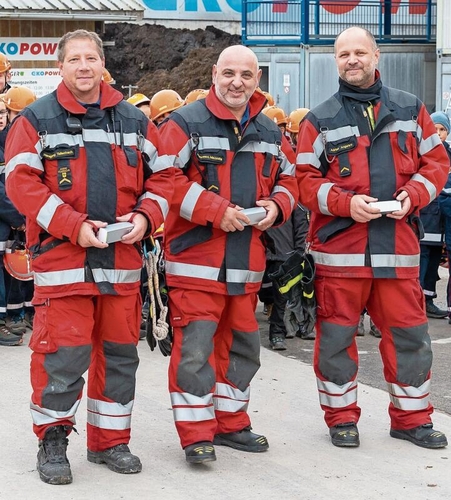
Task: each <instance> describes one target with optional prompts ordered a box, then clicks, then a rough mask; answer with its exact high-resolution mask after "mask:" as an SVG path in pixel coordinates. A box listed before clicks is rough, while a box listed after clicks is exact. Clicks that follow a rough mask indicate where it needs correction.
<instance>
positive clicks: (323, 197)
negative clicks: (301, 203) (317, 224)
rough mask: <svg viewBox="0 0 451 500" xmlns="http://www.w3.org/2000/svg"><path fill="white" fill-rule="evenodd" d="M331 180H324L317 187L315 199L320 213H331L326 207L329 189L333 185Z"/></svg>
mask: <svg viewBox="0 0 451 500" xmlns="http://www.w3.org/2000/svg"><path fill="white" fill-rule="evenodd" d="M334 185H335V184H334V183H333V182H325V183H324V184H321V187H320V188H319V189H318V194H317V195H316V196H317V200H318V207H319V210H320V212H321V213H322V214H324V215H332V214H331V213H330V212H329V209H328V208H327V197H328V196H329V191H330V190H331V189H332V188H333V187H334Z"/></svg>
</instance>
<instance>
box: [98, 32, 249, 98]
mask: <svg viewBox="0 0 451 500" xmlns="http://www.w3.org/2000/svg"><path fill="white" fill-rule="evenodd" d="M102 39H103V41H104V42H114V46H109V44H106V45H107V46H106V47H105V60H106V63H105V66H106V68H107V69H108V71H109V72H110V73H111V75H112V76H113V78H115V80H116V85H115V88H116V89H118V90H120V91H121V92H123V94H124V96H125V97H126V98H127V97H128V96H129V90H128V88H123V86H124V87H125V86H128V85H136V86H137V87H138V88H137V89H132V90H131V93H132V94H134V93H135V92H141V93H142V94H145V95H147V97H149V98H151V97H152V96H153V94H155V92H158V91H159V90H161V89H173V90H175V91H177V92H178V93H179V94H180V95H181V96H182V98H184V97H185V96H186V94H188V92H189V91H190V90H193V89H197V88H204V89H208V88H209V87H210V85H211V68H212V66H213V64H214V63H215V62H216V60H217V58H218V55H219V54H220V52H221V51H222V50H223V49H225V48H226V47H228V46H229V45H235V44H239V43H240V42H241V40H240V37H239V36H238V35H231V34H229V33H226V32H224V31H221V30H219V29H216V28H215V27H213V26H208V27H207V28H206V29H205V30H200V29H197V30H188V29H173V28H165V27H164V26H161V25H156V24H145V25H136V24H129V23H111V24H109V23H108V24H106V25H105V33H104V35H102Z"/></svg>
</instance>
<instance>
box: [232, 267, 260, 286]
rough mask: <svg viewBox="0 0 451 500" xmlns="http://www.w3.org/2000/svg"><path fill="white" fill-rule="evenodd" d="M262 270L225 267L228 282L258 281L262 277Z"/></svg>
mask: <svg viewBox="0 0 451 500" xmlns="http://www.w3.org/2000/svg"><path fill="white" fill-rule="evenodd" d="M263 274H264V271H262V272H256V271H249V270H247V269H226V280H227V282H228V283H259V282H260V281H261V280H262V279H263Z"/></svg>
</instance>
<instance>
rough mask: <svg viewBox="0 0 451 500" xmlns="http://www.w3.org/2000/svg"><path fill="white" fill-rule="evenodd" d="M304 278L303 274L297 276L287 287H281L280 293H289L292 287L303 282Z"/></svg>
mask: <svg viewBox="0 0 451 500" xmlns="http://www.w3.org/2000/svg"><path fill="white" fill-rule="evenodd" d="M302 276H303V275H302V273H301V274H298V275H297V276H295V277H294V278H293V279H291V280H290V281H289V282H288V283H287V284H286V285H285V286H282V287H280V288H279V292H280V293H282V294H283V293H287V292H288V291H289V290H290V289H291V287H293V286H294V285H296V283H299V281H301V279H302Z"/></svg>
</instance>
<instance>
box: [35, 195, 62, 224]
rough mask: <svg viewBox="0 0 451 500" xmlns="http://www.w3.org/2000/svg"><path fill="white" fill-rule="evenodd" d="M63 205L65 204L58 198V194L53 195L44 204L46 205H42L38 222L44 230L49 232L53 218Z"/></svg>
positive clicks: (37, 218)
mask: <svg viewBox="0 0 451 500" xmlns="http://www.w3.org/2000/svg"><path fill="white" fill-rule="evenodd" d="M63 204H64V202H63V200H62V199H61V198H59V197H58V196H56V194H52V195H51V196H50V197H49V198H48V199H47V201H46V202H45V203H44V205H42V207H41V210H39V213H38V216H37V217H36V222H37V223H38V224H39V225H40V226H41V227H42V228H43V229H45V230H46V231H48V230H49V226H50V223H51V222H52V219H53V216H54V215H55V212H56V209H57V208H58V207H59V206H60V205H63Z"/></svg>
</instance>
